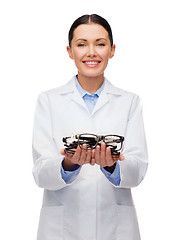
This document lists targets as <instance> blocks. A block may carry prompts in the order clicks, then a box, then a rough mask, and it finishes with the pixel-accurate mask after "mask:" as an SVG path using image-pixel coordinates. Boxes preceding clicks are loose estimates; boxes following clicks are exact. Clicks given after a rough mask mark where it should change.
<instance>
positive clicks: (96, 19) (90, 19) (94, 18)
mask: <svg viewBox="0 0 177 240" xmlns="http://www.w3.org/2000/svg"><path fill="white" fill-rule="evenodd" d="M91 23H95V24H99V25H101V26H102V27H104V29H105V30H106V31H107V32H108V35H109V40H110V43H111V47H112V45H113V36H112V30H111V27H110V25H109V23H108V22H107V21H106V19H104V18H102V17H101V16H99V15H97V14H91V15H88V14H86V15H83V16H81V17H79V18H78V19H76V20H75V21H74V23H73V24H72V26H71V28H70V30H69V34H68V41H69V46H70V47H71V41H72V39H73V34H74V30H75V29H76V28H77V27H78V26H79V25H81V24H91Z"/></svg>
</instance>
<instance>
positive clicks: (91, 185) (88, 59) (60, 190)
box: [33, 14, 148, 240]
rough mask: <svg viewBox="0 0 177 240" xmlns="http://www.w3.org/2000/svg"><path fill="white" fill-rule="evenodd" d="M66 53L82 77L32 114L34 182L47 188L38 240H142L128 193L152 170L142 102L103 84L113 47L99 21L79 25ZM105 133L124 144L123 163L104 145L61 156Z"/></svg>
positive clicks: (43, 99) (49, 95) (41, 101)
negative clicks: (73, 143) (68, 143)
mask: <svg viewBox="0 0 177 240" xmlns="http://www.w3.org/2000/svg"><path fill="white" fill-rule="evenodd" d="M67 51H68V54H69V57H70V58H71V59H73V60H74V62H75V65H76V67H77V69H78V75H77V76H74V77H73V78H72V79H71V80H70V81H69V82H68V83H66V84H65V85H63V86H61V87H59V88H56V89H52V90H50V91H47V92H44V93H42V94H40V96H39V98H38V101H37V107H36V113H35V120H34V133H33V153H34V168H33V174H34V178H35V181H36V183H37V185H38V186H39V187H41V188H44V198H43V206H42V209H41V215H40V222H39V228H38V238H37V239H38V240H49V239H50V240H60V239H67V240H82V239H83V240H139V239H140V235H139V229H138V223H137V217H136V212H135V207H134V204H133V200H132V195H131V188H132V187H136V186H137V185H139V184H140V182H141V181H142V180H143V178H144V176H145V173H146V170H147V164H148V160H147V149H146V141H145V135H144V127H143V119H142V109H141V103H140V99H139V97H138V96H137V95H135V94H133V93H129V92H127V91H124V90H121V89H119V88H117V87H115V86H113V85H112V84H111V83H110V82H109V81H108V80H107V79H106V78H105V77H104V70H105V69H106V67H107V64H108V61H109V59H110V58H112V57H113V56H114V52H115V45H114V44H113V37H112V31H111V28H110V26H109V24H108V22H107V21H106V20H105V19H103V18H102V17H100V16H98V15H96V14H93V15H84V16H82V17H80V18H78V19H77V20H76V21H75V22H74V23H73V25H72V26H71V29H70V31H69V46H68V47H67ZM103 132H104V133H106V134H116V135H121V136H124V138H125V140H124V145H123V150H122V152H121V153H120V155H119V156H117V157H115V156H114V157H113V155H112V153H111V149H110V147H108V146H106V144H105V143H104V142H102V143H101V146H99V145H97V146H96V147H95V149H87V145H85V144H84V145H82V146H78V147H77V149H76V150H75V153H73V154H72V153H68V152H67V151H65V150H64V145H63V142H62V139H63V137H66V136H71V135H72V134H73V133H74V134H77V133H93V134H98V133H103Z"/></svg>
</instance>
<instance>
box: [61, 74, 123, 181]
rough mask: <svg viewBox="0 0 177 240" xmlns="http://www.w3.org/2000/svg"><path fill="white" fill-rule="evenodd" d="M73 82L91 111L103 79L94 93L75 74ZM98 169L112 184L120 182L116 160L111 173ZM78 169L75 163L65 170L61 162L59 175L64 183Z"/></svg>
mask: <svg viewBox="0 0 177 240" xmlns="http://www.w3.org/2000/svg"><path fill="white" fill-rule="evenodd" d="M75 84H76V87H77V89H78V91H79V93H80V94H81V96H82V98H83V100H84V101H85V104H86V106H87V108H88V110H89V112H90V113H92V111H93V109H94V107H95V105H96V102H97V100H98V98H99V96H100V94H101V92H102V90H103V88H104V85H105V79H104V81H103V84H102V86H101V87H100V88H99V89H98V90H97V91H96V92H95V93H89V92H87V91H85V90H84V89H83V88H82V87H81V85H80V84H79V82H78V80H77V76H76V77H75ZM100 169H101V171H102V172H103V174H104V175H105V176H106V177H107V178H108V179H109V181H110V182H112V183H113V184H114V185H117V186H118V185H119V184H120V180H121V179H120V167H119V162H118V161H117V163H116V167H115V169H114V171H113V173H110V172H108V171H106V170H105V169H104V168H103V167H100ZM80 170H81V166H80V165H77V166H76V167H75V168H74V169H73V170H72V171H65V170H64V169H63V167H62V164H61V175H62V178H63V180H64V181H65V182H66V183H72V182H73V181H74V180H75V179H76V177H77V175H78V174H79V172H80Z"/></svg>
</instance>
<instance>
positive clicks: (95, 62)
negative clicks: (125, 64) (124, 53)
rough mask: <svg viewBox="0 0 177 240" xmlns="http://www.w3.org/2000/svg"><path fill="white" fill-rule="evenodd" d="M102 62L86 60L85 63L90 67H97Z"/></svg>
mask: <svg viewBox="0 0 177 240" xmlns="http://www.w3.org/2000/svg"><path fill="white" fill-rule="evenodd" d="M100 62H101V61H98V60H85V61H83V63H84V64H85V65H86V66H88V67H96V66H98V64H99V63H100Z"/></svg>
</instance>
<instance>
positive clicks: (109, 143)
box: [63, 133, 124, 156]
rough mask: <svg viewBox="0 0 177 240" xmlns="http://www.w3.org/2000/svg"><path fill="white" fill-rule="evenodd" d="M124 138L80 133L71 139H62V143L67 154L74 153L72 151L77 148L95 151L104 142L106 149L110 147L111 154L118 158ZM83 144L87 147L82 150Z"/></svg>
mask: <svg viewBox="0 0 177 240" xmlns="http://www.w3.org/2000/svg"><path fill="white" fill-rule="evenodd" d="M123 141H124V137H123V136H119V135H112V134H110V135H96V134H92V133H82V134H77V135H74V136H71V137H64V138H63V142H64V143H65V144H64V146H66V148H65V151H66V152H69V153H75V151H74V150H72V149H76V148H77V146H78V145H79V147H80V148H81V149H84V150H88V149H95V148H96V146H97V145H99V146H101V143H102V142H104V143H105V144H106V147H110V149H111V154H112V155H116V156H118V155H119V154H120V152H119V151H120V150H121V149H122V145H123ZM83 144H86V145H87V147H86V148H84V147H83Z"/></svg>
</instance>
